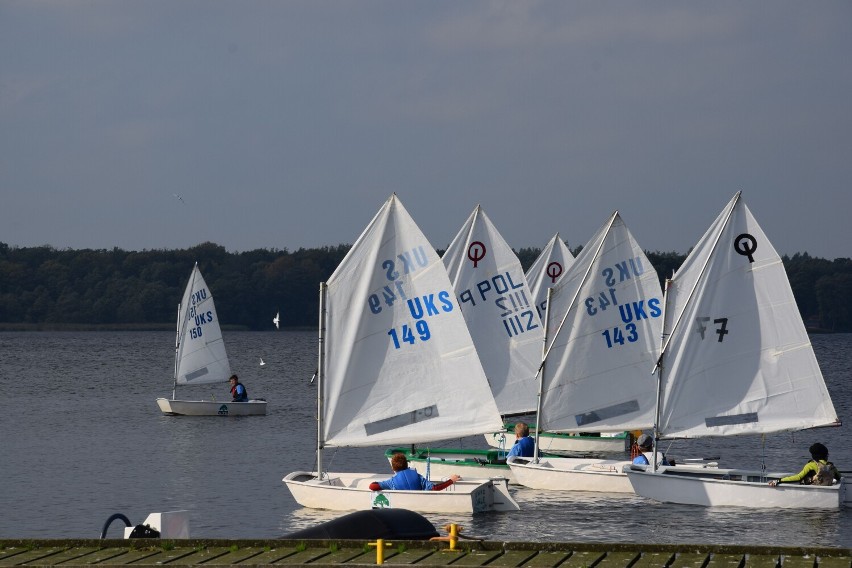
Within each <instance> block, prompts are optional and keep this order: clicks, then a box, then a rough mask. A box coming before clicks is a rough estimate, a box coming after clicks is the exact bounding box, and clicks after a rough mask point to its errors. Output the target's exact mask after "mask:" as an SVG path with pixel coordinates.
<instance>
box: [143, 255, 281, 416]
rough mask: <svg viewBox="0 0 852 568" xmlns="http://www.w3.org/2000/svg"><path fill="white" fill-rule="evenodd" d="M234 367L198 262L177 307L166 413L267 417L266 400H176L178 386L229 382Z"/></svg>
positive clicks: (162, 407)
mask: <svg viewBox="0 0 852 568" xmlns="http://www.w3.org/2000/svg"><path fill="white" fill-rule="evenodd" d="M230 376H231V364H230V362H229V361H228V353H227V351H226V350H225V342H224V341H223V339H222V330H221V328H220V327H219V316H218V315H217V314H216V306H215V305H214V304H213V294H211V293H210V290H209V289H208V288H207V283H206V282H204V278H203V277H202V276H201V271H200V270H199V269H198V263H195V266H194V267H193V269H192V274H191V275H190V277H189V282H188V283H187V285H186V290H185V291H184V293H183V299H182V300H181V303H180V305H179V306H178V316H177V334H176V336H175V372H174V386H173V388H172V398H170V399H169V398H158V399H157V405H158V406H159V407H160V410H161V411H162V412H163V414H167V415H182V416H257V415H265V414H266V401H265V400H249V401H248V402H230V401H216V400H177V399H176V398H175V397H176V394H177V386H178V385H204V384H211V383H227V382H228V379H229V378H230Z"/></svg>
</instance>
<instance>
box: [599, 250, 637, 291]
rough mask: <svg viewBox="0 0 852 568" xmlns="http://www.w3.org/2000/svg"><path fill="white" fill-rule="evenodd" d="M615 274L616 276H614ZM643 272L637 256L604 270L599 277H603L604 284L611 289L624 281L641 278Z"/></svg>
mask: <svg viewBox="0 0 852 568" xmlns="http://www.w3.org/2000/svg"><path fill="white" fill-rule="evenodd" d="M616 272H617V273H618V274H616ZM644 272H645V267H644V266H642V257H640V256H637V257H634V258H629V259H627V260H623V261H621V262H617V263H615V266H613V267H607V268H604V269H603V270H602V271H601V276H603V277H604V284H606V285H607V286H608V287H612V286H615V285H616V284H617V283H619V282H624V281H625V280H630V279H631V278H636V277H638V276H642V274H644Z"/></svg>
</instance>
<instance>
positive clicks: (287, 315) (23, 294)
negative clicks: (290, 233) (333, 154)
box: [0, 243, 852, 332]
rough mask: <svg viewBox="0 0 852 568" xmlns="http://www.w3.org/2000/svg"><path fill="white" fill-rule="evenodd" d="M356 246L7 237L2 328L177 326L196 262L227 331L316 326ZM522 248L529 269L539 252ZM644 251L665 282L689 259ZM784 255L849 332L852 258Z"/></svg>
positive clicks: (1, 278) (0, 254)
mask: <svg viewBox="0 0 852 568" xmlns="http://www.w3.org/2000/svg"><path fill="white" fill-rule="evenodd" d="M349 247H350V245H338V246H334V247H321V248H314V249H299V250H296V251H293V252H290V251H288V250H286V249H285V250H268V249H258V250H253V251H249V252H237V253H229V252H227V251H226V250H225V248H224V247H222V246H219V245H216V244H213V243H203V244H200V245H198V246H195V247H192V248H189V249H186V250H145V251H141V252H137V251H125V250H121V249H118V248H114V249H112V250H90V249H81V250H69V249H65V250H59V249H56V248H53V247H50V246H43V247H13V246H10V245H7V244H5V243H0V329H5V330H10V329H104V328H106V329H173V328H174V322H175V319H176V317H177V306H178V303H180V301H181V297H182V295H183V291H184V287H185V286H186V282H187V280H188V278H189V275H190V273H191V271H192V267H193V265H194V263H195V262H196V261H197V262H198V265H199V268H200V269H201V273H202V275H203V276H204V279H205V281H206V282H207V285H208V287H209V288H210V290H211V292H212V293H213V296H214V297H215V299H216V310H217V312H218V314H219V319H220V321H221V322H222V324H223V326H225V327H226V328H227V327H230V328H240V329H249V330H269V329H272V328H273V325H272V318H273V316H274V315H275V313H276V312H277V311H280V312H281V325H282V326H283V327H285V328H315V327H316V325H317V310H318V302H317V299H318V290H319V283H320V282H322V281H324V280H326V279H327V278H328V277H329V276H330V275H331V273H332V272H333V271H334V269H335V268H336V267H337V265H338V264H339V263H340V261H341V260H342V259H343V257H344V256H345V255H346V252H347V251H348V250H349ZM438 252H439V253H441V252H443V251H438ZM516 252H517V253H518V257H519V258H520V260H521V264H522V265H523V267H524V270H526V269H527V268H528V267H529V266H530V265H531V264H532V263H533V261H534V260H535V259H536V257H537V256H538V254H539V253H540V252H541V249H538V248H522V249H520V250H518V251H516ZM572 252H574V253H575V254H576V253H577V252H579V249H577V250H573V251H572ZM646 254H647V256H648V259H649V260H650V261H651V264H653V265H654V268H655V269H656V270H657V273H658V274H659V275H660V279H661V280H662V279H664V278H665V277H666V276H669V275H671V274H672V273H673V272H674V271H675V270H676V269H677V268H678V267H679V266H680V265H681V263H682V262H683V260H684V259H685V258H686V255H685V254H679V253H674V252H646ZM783 260H784V266H785V268H786V269H787V275H788V276H789V278H790V283H791V284H792V287H793V293H794V295H795V297H796V301H797V302H798V305H799V310H800V311H801V313H802V317H803V319H804V320H805V322H806V324H807V326H808V328H809V329H811V330H812V331H825V332H852V259H849V258H838V259H835V260H825V259H821V258H814V257H811V256H810V255H808V254H807V253H797V254H796V255H794V256H792V257H787V256H785V257H784V259H783Z"/></svg>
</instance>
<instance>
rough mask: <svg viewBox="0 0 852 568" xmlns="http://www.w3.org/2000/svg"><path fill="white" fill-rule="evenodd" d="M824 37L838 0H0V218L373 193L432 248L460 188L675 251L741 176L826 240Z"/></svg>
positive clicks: (831, 227) (775, 220) (231, 225)
mask: <svg viewBox="0 0 852 568" xmlns="http://www.w3.org/2000/svg"><path fill="white" fill-rule="evenodd" d="M850 59H852V2H850V1H849V0H838V1H816V2H801V1H800V0H795V1H772V2H768V1H743V0H735V1H724V0H722V1H717V0H714V1H712V2H705V1H697V0H696V1H683V2H671V1H664V2H655V1H645V0H643V1H641V2H635V1H623V2H611V1H607V0H590V1H579V2H575V1H568V0H560V1H553V2H550V1H545V2H534V1H524V0H511V1H505V2H504V1H494V2H485V1H476V0H474V1H459V0H447V1H443V0H429V1H399V0H393V1H371V0H366V1H354V0H349V1H334V2H332V1H324V0H305V1H288V0H274V1H273V0H270V1H260V0H197V1H196V0H135V1H129V0H127V1H118V0H85V1H84V0H53V1H42V0H0V242H5V243H7V244H10V245H13V246H36V245H45V244H47V245H52V246H54V247H57V248H96V249H101V248H108V249H109V248H113V247H120V248H124V249H128V250H142V249H162V248H165V249H175V248H186V247H190V246H193V245H195V244H198V243H201V242H205V241H212V242H215V243H217V244H220V245H222V246H224V247H225V248H226V249H228V250H229V251H245V250H251V249H255V248H270V249H271V248H275V249H284V248H287V249H290V250H293V249H297V248H299V247H315V246H323V245H336V244H340V243H352V242H353V241H354V240H355V239H356V238H357V237H358V235H359V234H360V233H361V231H362V229H363V228H364V226H365V225H366V224H367V223H368V222H369V221H370V219H371V218H372V216H373V215H374V214H375V212H376V211H377V210H378V208H379V207H380V206H381V205H382V203H383V202H384V200H385V199H387V197H388V196H389V195H390V194H391V193H393V192H396V194H397V195H398V196H399V197H400V199H401V201H402V203H403V204H404V205H405V206H406V208H407V209H408V211H409V212H410V213H411V214H412V216H413V217H414V219H415V221H416V222H417V223H418V224H419V225H420V227H421V229H423V231H424V232H425V233H426V236H427V237H428V238H429V239H430V241H431V243H432V244H433V245H434V246H435V247H437V248H445V247H446V246H447V245H448V244H449V242H450V241H451V240H452V238H453V236H454V235H455V234H456V232H457V231H458V230H459V228H460V227H461V226H462V224H463V223H464V221H465V220H466V218H467V217H468V215H469V214H470V212H471V211H472V210H473V208H474V206H475V205H476V204H477V203H479V204H481V205H482V207H483V208H484V210H485V211H486V213H487V214H488V215H489V217H490V218H491V220H492V221H493V222H494V224H495V225H496V226H497V228H498V230H499V231H500V232H501V233H502V234H503V236H504V237H505V238H506V240H507V241H508V242H509V243H510V244H511V245H512V246H513V247H515V248H516V249H517V248H521V247H543V246H544V245H545V244H546V243H547V241H548V239H549V238H550V237H551V236H552V235H553V234H554V233H555V232H557V231H558V232H559V233H560V234H561V236H562V237H563V238H564V239H566V240H567V241H568V244H569V246H571V247H572V248H574V247H576V246H578V245H582V244H584V243H585V242H586V241H587V240H588V239H589V238H590V237H591V236H592V233H593V232H594V231H595V230H596V229H597V228H598V227H599V226H601V225H602V224H603V223H604V221H606V219H607V218H608V216H609V215H610V214H611V213H612V211H614V210H618V211H620V213H621V215H622V217H623V218H624V220H625V222H626V223H627V225H628V227H629V228H630V229H631V231H632V232H633V234H634V236H635V237H636V239H637V240H638V241H639V243H640V245H641V246H642V247H643V248H645V249H646V250H651V251H676V252H681V253H685V252H686V251H687V250H688V249H689V247H691V246H692V245H693V244H694V243H695V242H696V241H697V240H698V238H699V237H700V236H701V234H702V233H703V232H704V230H705V229H706V228H707V227H708V226H709V224H710V223H711V222H712V221H713V219H714V218H715V217H716V216H717V215H718V213H719V212H720V211H721V210H722V208H723V207H724V205H725V204H726V203H727V202H728V201H729V200H730V198H731V197H732V196H733V195H734V194H735V193H736V192H737V191H738V190H742V191H743V198H744V199H745V202H746V203H747V204H748V206H749V207H750V209H751V210H752V212H753V213H754V215H755V217H756V218H757V220H758V222H759V223H760V224H761V225H762V227H763V229H764V230H765V232H766V233H767V235H768V236H769V238H770V239H771V240H772V241H773V244H774V245H775V248H776V249H777V250H778V252H780V253H781V254H793V253H795V252H808V253H810V254H811V255H814V256H821V257H825V258H835V257H849V256H852V228H850V218H852V183H851V182H850V180H852V63H850ZM176 194H177V195H179V196H181V197H182V199H179V198H178V197H175V195H176Z"/></svg>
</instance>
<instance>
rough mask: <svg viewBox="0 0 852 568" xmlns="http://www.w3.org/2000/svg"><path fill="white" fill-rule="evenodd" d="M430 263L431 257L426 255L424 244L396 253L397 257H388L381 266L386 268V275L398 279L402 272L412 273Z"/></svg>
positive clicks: (390, 278) (391, 278) (389, 278)
mask: <svg viewBox="0 0 852 568" xmlns="http://www.w3.org/2000/svg"><path fill="white" fill-rule="evenodd" d="M428 265H429V257H428V256H426V250H425V249H424V248H423V245H420V246H419V247H417V248H414V249H411V250H407V251H405V252H402V253H400V254H398V255H396V258H392V259H388V260H385V261H384V262H382V263H381V267H382V268H383V269H384V270H385V277H387V279H388V280H391V281H394V280H397V279H398V278H399V277H400V273H402V274H411V273H412V272H415V271H417V270H419V269H420V268H425V267H426V266H428Z"/></svg>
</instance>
